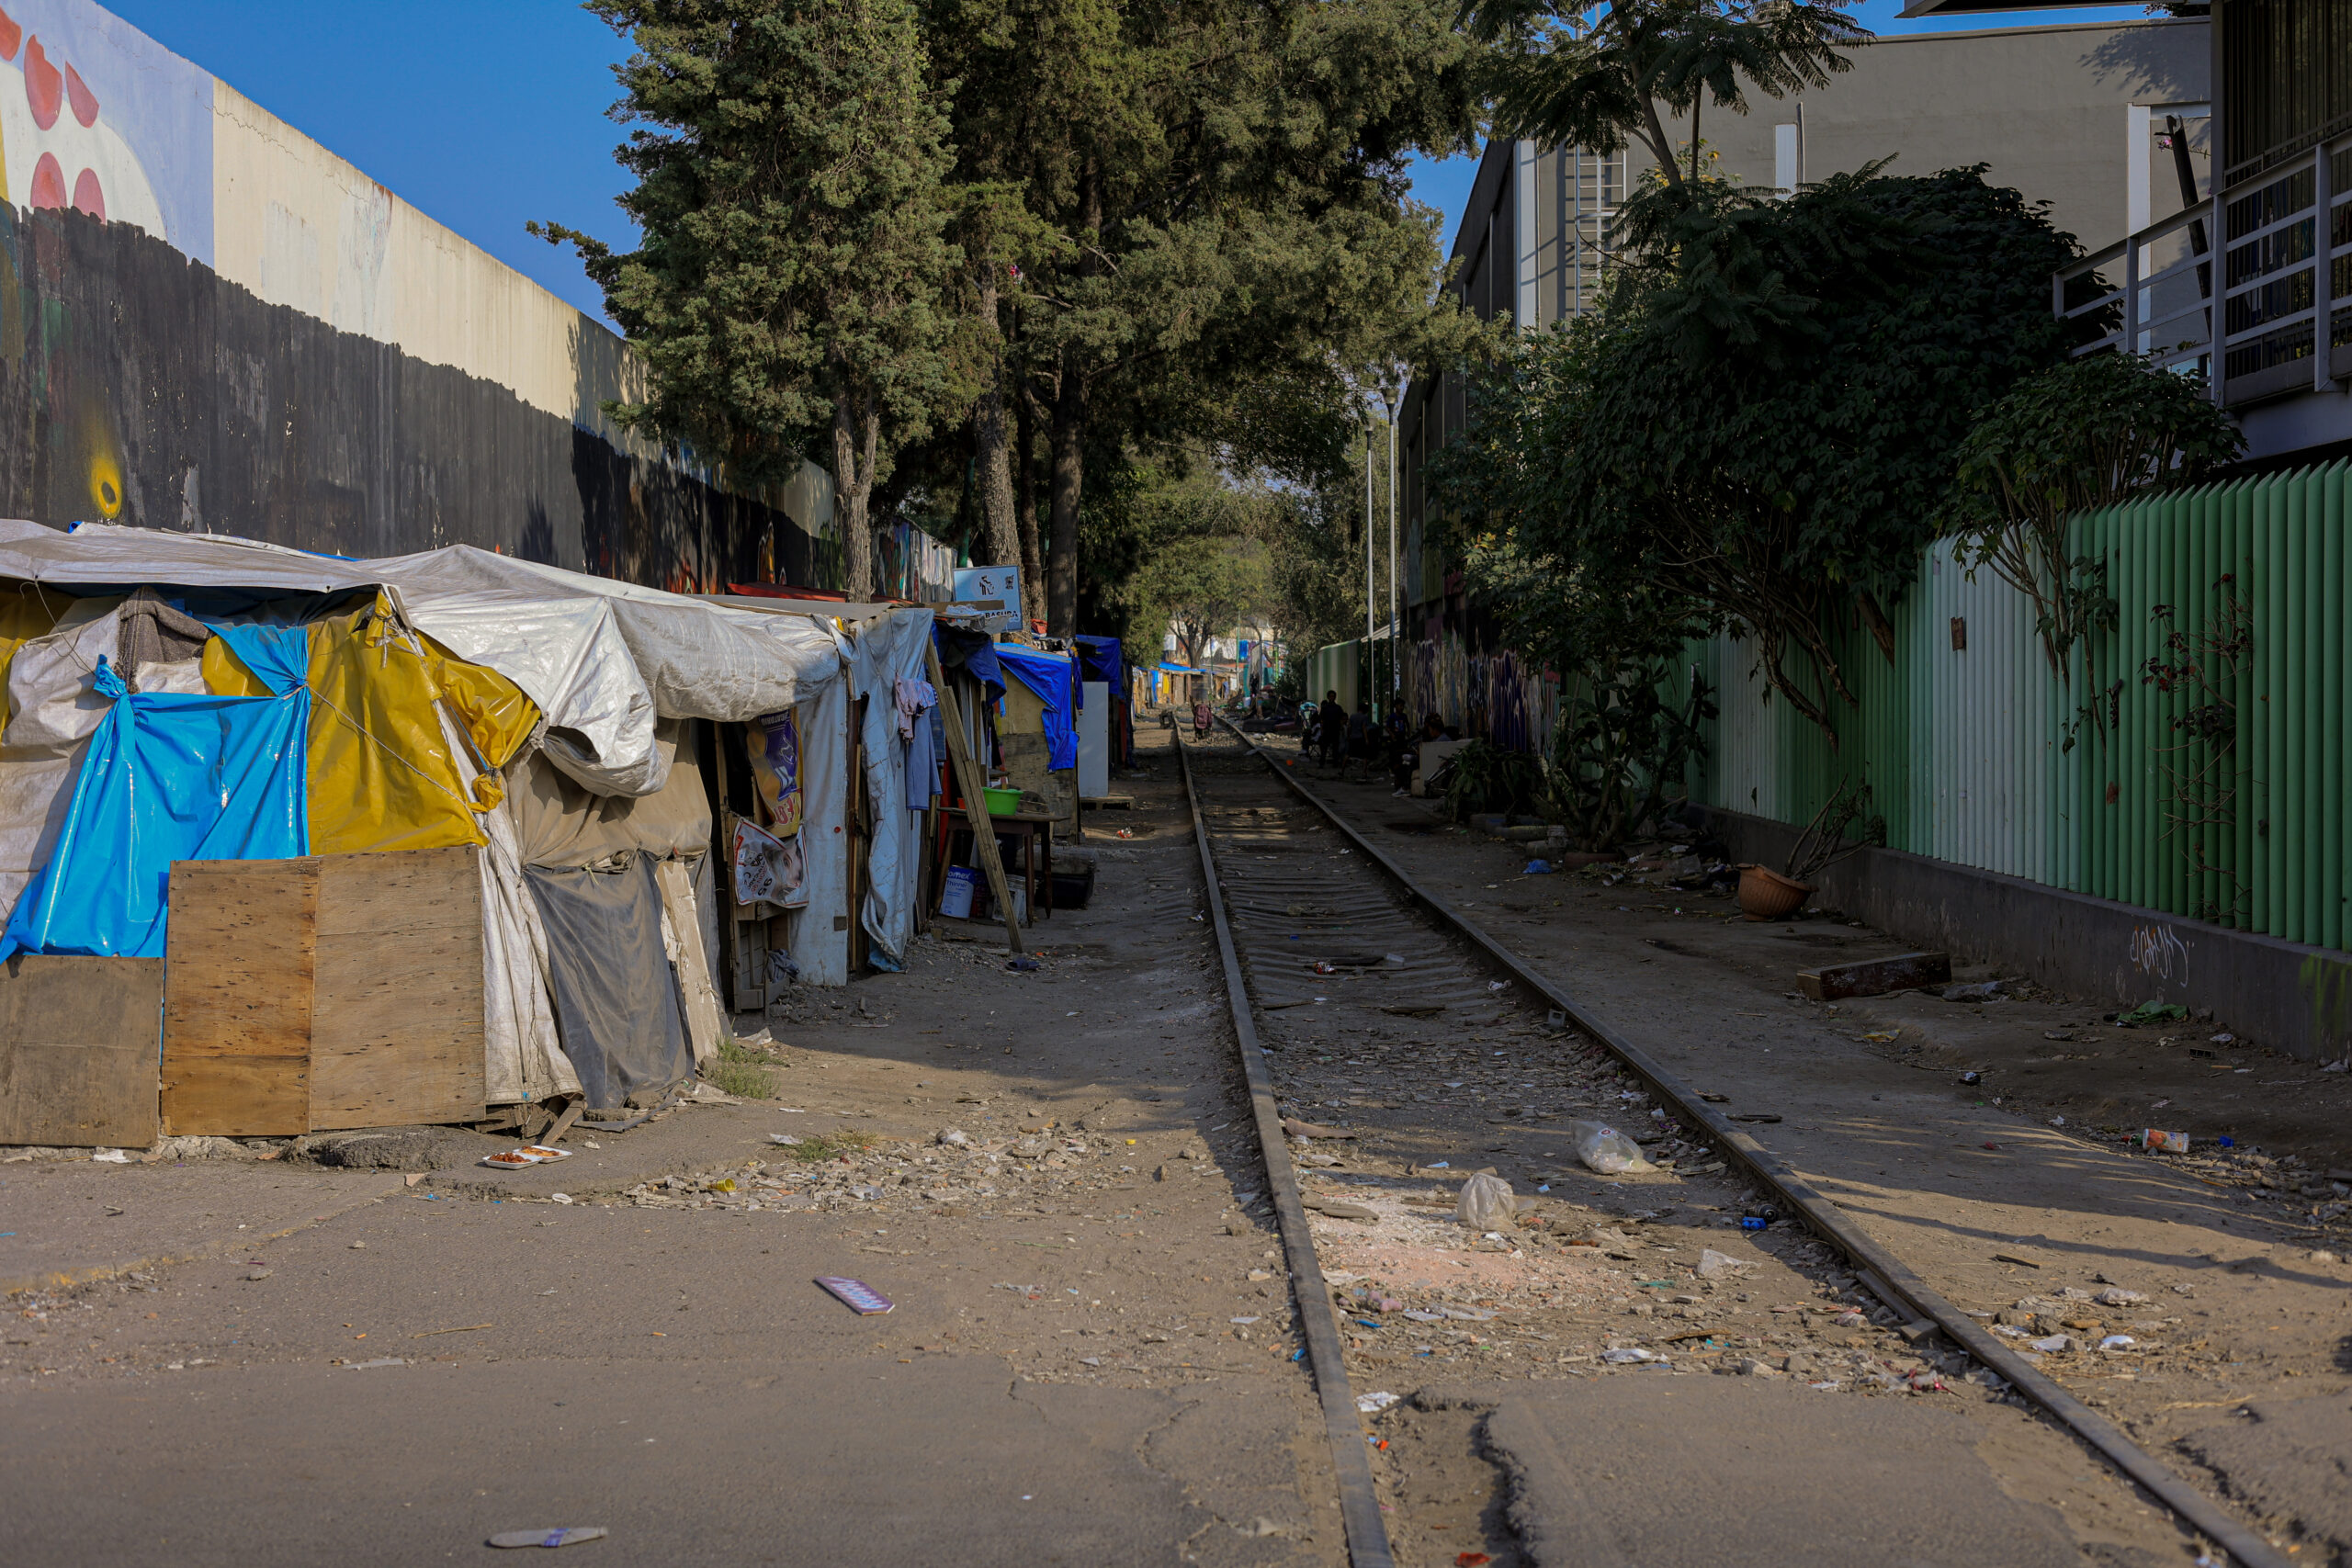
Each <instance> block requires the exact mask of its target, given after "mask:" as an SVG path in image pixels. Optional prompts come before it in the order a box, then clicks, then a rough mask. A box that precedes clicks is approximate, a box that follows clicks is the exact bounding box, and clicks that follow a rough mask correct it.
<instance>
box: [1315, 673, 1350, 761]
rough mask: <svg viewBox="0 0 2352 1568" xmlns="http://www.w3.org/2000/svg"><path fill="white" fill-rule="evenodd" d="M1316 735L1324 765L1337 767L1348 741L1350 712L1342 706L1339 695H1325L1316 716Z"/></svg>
mask: <svg viewBox="0 0 2352 1568" xmlns="http://www.w3.org/2000/svg"><path fill="white" fill-rule="evenodd" d="M1315 735H1316V742H1317V746H1318V747H1319V748H1320V750H1322V753H1323V765H1324V766H1325V767H1327V768H1329V767H1333V766H1336V765H1337V764H1338V762H1339V761H1340V757H1341V756H1342V755H1343V754H1344V752H1343V750H1342V748H1344V747H1345V746H1346V745H1347V740H1348V710H1347V709H1346V708H1344V707H1342V706H1340V694H1339V693H1337V692H1326V693H1324V694H1323V705H1322V707H1321V708H1320V709H1318V710H1317V713H1316V716H1315Z"/></svg>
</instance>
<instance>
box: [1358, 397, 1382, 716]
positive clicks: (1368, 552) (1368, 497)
mask: <svg viewBox="0 0 2352 1568" xmlns="http://www.w3.org/2000/svg"><path fill="white" fill-rule="evenodd" d="M1363 650H1364V654H1365V656H1366V657H1367V658H1368V659H1370V660H1372V661H1373V669H1374V672H1375V674H1376V673H1377V671H1379V668H1380V649H1379V646H1378V645H1377V644H1375V643H1374V641H1373V640H1372V411H1371V410H1369V409H1367V410H1365V411H1364V430H1363ZM1371 684H1372V685H1374V687H1375V688H1376V687H1377V686H1378V684H1379V682H1378V681H1377V680H1375V681H1374V682H1371ZM1371 697H1372V693H1370V692H1365V691H1359V692H1358V693H1356V705H1357V706H1358V707H1362V706H1363V705H1364V704H1365V703H1367V702H1368V701H1370V700H1371Z"/></svg>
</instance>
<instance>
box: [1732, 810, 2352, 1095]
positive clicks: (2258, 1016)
mask: <svg viewBox="0 0 2352 1568" xmlns="http://www.w3.org/2000/svg"><path fill="white" fill-rule="evenodd" d="M1707 817H1708V823H1709V826H1710V827H1712V828H1713V829H1714V830H1715V831H1716V833H1717V834H1719V835H1720V836H1721V837H1722V838H1723V840H1724V843H1725V845H1726V846H1727V847H1728V848H1729V849H1730V851H1731V853H1732V858H1733V859H1734V860H1735V861H1755V862H1758V863H1762V864H1764V865H1769V866H1773V867H1776V868H1777V867H1779V866H1782V865H1785V864H1787V863H1788V857H1789V852H1790V851H1791V850H1792V848H1793V847H1794V846H1795V842H1796V839H1797V836H1798V834H1799V832H1800V831H1801V829H1797V828H1795V827H1792V826H1791V825H1789V824H1788V823H1785V822H1774V821H1770V820H1767V819H1766V818H1760V817H1752V816H1749V815H1747V813H1745V812H1738V811H1725V810H1723V809H1721V808H1720V807H1712V808H1709V809H1708V811H1707ZM1819 886H1820V891H1819V893H1818V894H1817V895H1816V896H1815V902H1817V903H1819V904H1820V905H1822V906H1823V907H1825V908H1838V909H1842V910H1844V911H1845V912H1846V913H1847V914H1848V915H1849V916H1852V917H1853V918H1855V919H1861V920H1864V921H1867V922H1868V923H1870V924H1871V925H1873V926H1876V927H1877V928H1879V929H1880V930H1881V931H1887V932H1890V933H1892V934H1893V935H1894V936H1895V937H1896V938H1898V939H1899V940H1901V941H1903V942H1910V943H1913V944H1915V945H1917V946H1918V947H1922V948H1927V949H1930V950H1936V951H1943V952H1949V953H1951V954H1952V956H1953V957H1955V958H1958V959H1962V960H1964V961H1971V962H1976V963H1982V964H1991V965H1992V966H1994V967H1995V968H1996V969H1997V970H1999V971H2000V972H2001V973H2002V974H2004V975H2007V976H2026V977H2029V978H2030V979H2032V980H2034V981H2036V982H2037V983H2039V984H2041V985H2044V986H2048V987H2052V989H2055V990H2061V991H2065V992H2070V993H2072V994H2074V995H2077V996H2084V997H2088V998H2093V999H2094V1000H2098V1001H2101V1002H2104V1003H2107V1004H2109V1005H2111V1006H2115V1007H2119V1008H2130V1007H2136V1006H2137V1005H2139V1004H2140V1003H2142V1002H2144V1001H2166V1002H2178V1003H2180V1004H2182V1005H2183V1006H2185V1007H2187V1008H2188V1009H2190V1010H2192V1011H2195V1010H2199V1009H2211V1011H2212V1014H2213V1017H2214V1019H2215V1020H2216V1021H2217V1022H2218V1023H2219V1024H2220V1025H2222V1026H2223V1027H2226V1028H2228V1029H2229V1030H2230V1031H2231V1032H2233V1033H2235V1034H2237V1035H2238V1036H2240V1037H2241V1038H2242V1039H2245V1040H2247V1041H2249V1042H2251V1043H2255V1044H2258V1045H2266V1046H2268V1047H2270V1048H2271V1049H2273V1050H2277V1051H2283V1052H2285V1053H2287V1054H2288V1055H2290V1056H2298V1057H2301V1058H2302V1059H2303V1060H2305V1061H2317V1062H2337V1061H2342V1060H2344V1059H2345V1058H2346V1055H2347V1054H2352V963H2348V962H2346V958H2345V955H2344V954H2343V953H2331V952H2329V951H2327V950H2326V949H2324V948H2318V947H2311V946H2306V945H2305V944H2303V943H2301V942H2282V941H2280V940H2279V939H2278V938H2277V937H2270V936H2259V935H2256V934H2254V933H2252V932H2248V931H2230V930H2227V929H2225V928H2223V927H2221V926H2216V925H2210V924H2208V923H2206V922H2205V921H2202V920H2190V919H2181V918H2180V917H2178V916H2176V915H2166V914H2162V913H2159V912H2158V911H2155V910H2153V909H2143V908H2135V907H2134V906H2132V905H2130V904H2119V903H2115V902H2112V901H2111V900H2109V899H2105V898H2093V897H2087V896H2086V895H2084V894H2080V893H2069V892H2066V891H2064V889H2061V888H2056V887H2045V886H2041V885H2040V884H2038V883H2032V882H2026V881H2023V880H2021V879H2019V878H2018V877H2014V876H2003V875H2001V874H1998V873H1996V872H1989V871H1977V870H1973V869H1972V868H1970V867H1968V866H1962V865H1954V864H1952V863H1951V862H1949V861H1939V860H1929V859H1928V858H1927V857H1926V856H1924V855H1913V854H1905V853H1903V852H1901V851H1898V850H1863V851H1861V852H1860V853H1858V854H1856V855H1854V856H1853V857H1852V858H1851V859H1849V860H1846V861H1842V862H1840V863H1838V864H1837V865H1834V866H1832V867H1830V868H1829V870H1828V871H1827V872H1826V873H1824V874H1822V876H1821V878H1820V881H1819Z"/></svg>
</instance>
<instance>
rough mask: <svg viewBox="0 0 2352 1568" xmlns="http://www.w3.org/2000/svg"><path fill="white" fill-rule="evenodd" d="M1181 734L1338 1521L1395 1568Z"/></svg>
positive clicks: (1355, 1561)
mask: <svg viewBox="0 0 2352 1568" xmlns="http://www.w3.org/2000/svg"><path fill="white" fill-rule="evenodd" d="M1187 753H1188V748H1187V747H1186V746H1185V745H1184V741H1183V737H1182V736H1181V735H1179V736H1178V737H1177V740H1176V757H1177V761H1178V762H1179V764H1180V765H1181V766H1182V770H1183V773H1184V801H1185V804H1186V805H1188V806H1189V807H1192V812H1193V840H1194V841H1195V843H1196V844H1197V845H1198V846H1199V849H1200V852H1201V876H1202V879H1203V880H1204V882H1205V883H1206V884H1207V886H1208V906H1209V919H1210V922H1211V923H1212V924H1213V925H1214V926H1215V927H1216V950H1217V956H1218V957H1219V958H1220V959H1221V960H1222V961H1223V962H1224V964H1225V996H1226V1003H1227V1008H1228V1009H1229V1010H1231V1012H1232V1014H1233V1032H1234V1035H1235V1037H1236V1038H1237V1040H1238V1042H1239V1044H1240V1048H1241V1071H1242V1073H1243V1075H1244V1076H1245V1077H1247V1078H1248V1079H1249V1082H1250V1116H1251V1117H1252V1119H1253V1120H1254V1121H1255V1122H1256V1124H1257V1129H1258V1146H1259V1148H1260V1150H1261V1152H1262V1153H1263V1154H1264V1156H1265V1160H1266V1191H1267V1195H1268V1196H1269V1197H1270V1198H1271V1199H1272V1201H1273V1205H1274V1217H1275V1221H1276V1223H1277V1224H1278V1225H1279V1226H1280V1228H1281V1231H1282V1238H1283V1257H1284V1258H1286V1259H1287V1260H1288V1261H1289V1265H1290V1282H1291V1293H1292V1295H1293V1296H1294V1297H1295V1298H1296V1301H1297V1307H1298V1325H1299V1331H1300V1334H1301V1336H1302V1337H1304V1338H1305V1339H1306V1353H1307V1358H1308V1362H1309V1365H1310V1367H1311V1368H1312V1370H1313V1371H1314V1374H1315V1392H1316V1393H1317V1396H1318V1397H1319V1399H1320V1400H1321V1402H1322V1405H1323V1427H1324V1431H1325V1433H1326V1435H1328V1436H1329V1438H1330V1440H1331V1468H1332V1470H1333V1471H1335V1472H1337V1474H1338V1477H1339V1483H1340V1522H1341V1523H1342V1524H1343V1525H1344V1526H1345V1528H1346V1529H1347V1535H1348V1561H1349V1562H1350V1563H1351V1568H1395V1564H1396V1561H1397V1559H1396V1557H1395V1555H1394V1553H1392V1552H1391V1551H1390V1550H1389V1546H1388V1527H1387V1525H1386V1524H1385V1522H1384V1521H1383V1520H1382V1519H1381V1517H1380V1496H1379V1494H1378V1493H1377V1492H1376V1491H1375V1490H1374V1486H1373V1480H1372V1458H1371V1455H1370V1454H1369V1453H1368V1452H1367V1451H1366V1442H1365V1436H1364V1427H1363V1417H1362V1416H1361V1415H1359V1414H1358V1412H1357V1410H1356V1401H1355V1395H1354V1394H1353V1393H1351V1391H1350V1390H1349V1387H1348V1369H1347V1365H1346V1362H1345V1360H1344V1359H1343V1358H1344V1352H1343V1351H1342V1350H1341V1348H1340V1318H1339V1314H1338V1312H1337V1311H1336V1310H1334V1309H1333V1307H1332V1305H1331V1287H1330V1285H1329V1282H1328V1281H1326V1280H1324V1278H1323V1265H1322V1264H1321V1262H1319V1261H1318V1260H1317V1258H1316V1256H1315V1237H1314V1235H1313V1233H1312V1232H1310V1231H1309V1230H1308V1229H1307V1222H1306V1208H1305V1206H1304V1205H1302V1204H1301V1203H1300V1201H1299V1195H1298V1168H1297V1167H1296V1166H1295V1165H1294V1164H1293V1163H1292V1162H1291V1157H1290V1142H1289V1140H1288V1139H1286V1138H1285V1137H1283V1118H1282V1112H1281V1111H1280V1110H1278V1109H1277V1108H1276V1107H1275V1104H1274V1085H1273V1079H1272V1077H1269V1076H1268V1075H1267V1072H1266V1060H1265V1052H1264V1050H1263V1049H1262V1048H1261V1046H1260V1045H1259V1043H1258V1027H1257V1024H1256V1022H1255V1021H1253V1020H1252V1019H1251V1017H1250V1012H1251V1009H1250V998H1249V992H1248V990H1247V988H1246V982H1245V981H1244V979H1243V977H1242V974H1241V958H1240V955H1239V953H1238V952H1237V951H1236V950H1235V948H1234V945H1233V928H1232V926H1231V925H1230V924H1229V923H1228V922H1227V919H1226V915H1225V890H1224V886H1223V885H1222V884H1221V883H1220V882H1219V881H1218V879H1217V871H1216V853H1215V852H1213V851H1212V850H1211V849H1210V847H1209V828H1208V818H1207V817H1206V816H1205V815H1204V813H1203V812H1202V810H1201V801H1200V795H1199V794H1198V793H1197V792H1196V791H1195V790H1194V789H1193V763H1192V759H1191V757H1190V756H1189V755H1188V754H1187Z"/></svg>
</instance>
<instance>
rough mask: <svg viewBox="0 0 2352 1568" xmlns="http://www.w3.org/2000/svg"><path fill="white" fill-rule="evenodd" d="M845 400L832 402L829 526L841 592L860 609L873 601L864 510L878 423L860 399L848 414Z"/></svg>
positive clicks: (871, 540) (870, 532)
mask: <svg viewBox="0 0 2352 1568" xmlns="http://www.w3.org/2000/svg"><path fill="white" fill-rule="evenodd" d="M850 398H851V394H849V393H847V392H842V393H841V394H840V395H838V396H836V397H835V398H834V399H833V525H834V526H836V527H837V528H839V529H840V530H841V540H842V592H845V593H847V594H848V595H849V596H850V600H851V602H852V603H853V604H871V603H873V600H874V529H873V526H872V525H870V524H869V523H868V522H867V520H866V510H865V508H866V502H868V501H869V500H871V499H872V497H873V493H874V451H875V446H876V441H877V438H878V437H879V436H880V434H881V423H882V422H881V421H880V420H879V419H878V418H877V417H876V414H875V412H874V411H873V409H872V408H871V407H869V406H868V405H867V403H866V400H865V399H863V398H860V399H859V400H857V401H858V406H857V409H856V412H855V414H854V415H853V413H852V412H851V408H850ZM860 426H863V428H862V429H861V428H859V427H860ZM861 438H862V439H861ZM861 445H862V446H864V447H865V462H864V463H863V464H860V463H859V461H858V456H859V454H858V447H859V446H861Z"/></svg>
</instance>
